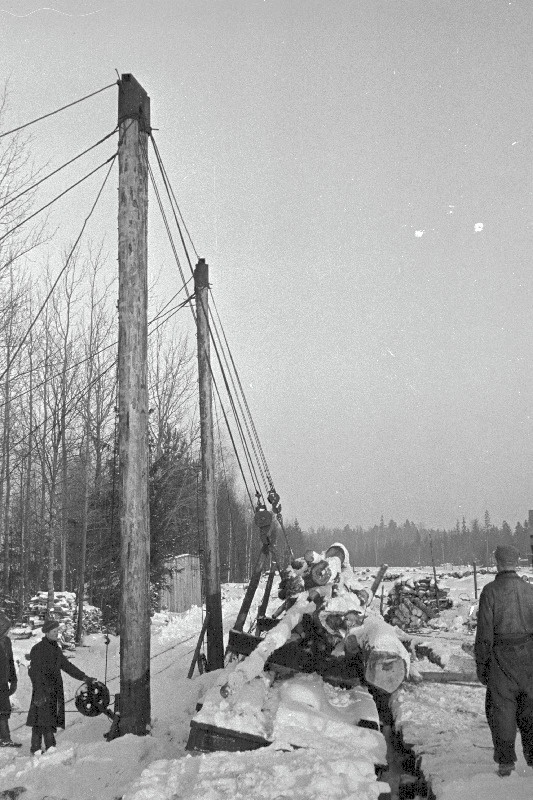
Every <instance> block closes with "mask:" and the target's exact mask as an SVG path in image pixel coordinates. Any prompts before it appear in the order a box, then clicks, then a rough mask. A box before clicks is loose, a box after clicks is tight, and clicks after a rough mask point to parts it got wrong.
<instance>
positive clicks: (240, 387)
mask: <svg viewBox="0 0 533 800" xmlns="http://www.w3.org/2000/svg"><path fill="white" fill-rule="evenodd" d="M211 297H212V299H213V306H214V308H215V311H216V314H217V317H218V320H219V322H220V327H221V329H222V334H223V336H224V341H225V343H226V349H227V351H228V353H229V357H230V359H231V364H232V366H233V371H234V373H235V377H236V378H237V383H238V386H239V389H240V392H241V395H242V399H243V402H244V405H245V408H246V412H247V414H248V418H249V420H250V425H251V427H252V431H253V434H254V438H255V441H256V444H257V447H258V450H259V453H260V456H261V460H262V464H263V468H264V471H265V474H266V476H267V478H268V484H269V487H270V489H274V482H273V480H272V475H271V474H270V470H269V468H268V464H267V460H266V456H265V453H264V450H263V448H262V446H261V442H260V440H259V434H258V433H257V429H256V427H255V424H254V421H253V418H252V414H251V412H250V407H249V405H248V401H247V399H246V395H245V393H244V389H243V387H242V383H241V379H240V377H239V372H238V370H237V367H236V365H235V361H234V360H233V356H232V353H231V348H230V346H229V343H228V340H227V338H226V334H225V332H224V328H223V326H222V321H221V320H220V315H219V313H218V308H217V305H216V303H215V298H214V297H213V292H211ZM265 482H266V481H265Z"/></svg>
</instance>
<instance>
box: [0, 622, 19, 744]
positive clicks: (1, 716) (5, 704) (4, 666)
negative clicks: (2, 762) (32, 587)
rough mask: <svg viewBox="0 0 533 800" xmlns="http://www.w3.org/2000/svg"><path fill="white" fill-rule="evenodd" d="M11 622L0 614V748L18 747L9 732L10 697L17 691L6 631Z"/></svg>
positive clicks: (10, 648)
mask: <svg viewBox="0 0 533 800" xmlns="http://www.w3.org/2000/svg"><path fill="white" fill-rule="evenodd" d="M10 627H11V620H10V619H9V617H7V616H6V615H5V614H4V613H3V612H0V747H20V746H21V745H20V743H19V742H14V741H13V740H12V738H11V733H10V731H9V717H10V716H11V701H10V699H9V698H10V697H11V695H12V694H15V692H16V691H17V673H16V670H15V662H14V660H13V647H12V645H11V639H10V638H9V636H8V635H7V634H8V631H9V629H10Z"/></svg>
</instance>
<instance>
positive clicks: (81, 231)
mask: <svg viewBox="0 0 533 800" xmlns="http://www.w3.org/2000/svg"><path fill="white" fill-rule="evenodd" d="M116 157H117V153H115V155H113V156H111V158H108V159H107V161H105V162H104V164H101V165H100V167H97V169H100V168H101V167H102V166H104V165H105V164H108V163H109V162H111V163H110V164H109V169H108V170H107V173H106V176H105V178H104V180H103V183H102V185H101V187H100V190H99V192H98V194H97V195H96V200H95V201H94V203H93V205H92V207H91V210H90V211H89V213H88V214H87V216H86V217H85V220H84V222H83V225H82V227H81V230H80V232H79V234H78V237H77V239H76V241H75V242H74V244H73V245H72V248H71V250H70V253H69V255H68V258H67V259H66V261H65V264H64V266H63V268H62V269H61V270H60V271H59V274H58V276H57V278H56V279H55V281H54V283H53V284H52V288H51V289H50V291H49V292H48V294H47V296H46V297H45V299H44V301H43V302H42V304H41V307H40V309H39V311H38V312H37V314H36V316H35V317H34V318H33V320H32V322H31V323H30V326H29V328H28V330H27V331H26V333H25V334H24V336H23V337H22V340H21V341H20V342H19V345H18V347H17V348H16V349H15V352H14V354H13V355H12V357H11V358H10V360H9V362H8V364H7V366H6V368H5V369H4V371H3V372H2V374H1V375H0V381H1V380H2V378H3V377H4V376H5V374H6V372H7V371H8V370H9V368H10V366H11V365H12V363H13V361H14V360H15V358H16V357H17V356H18V354H19V353H20V351H21V349H22V347H23V345H24V343H25V342H26V339H27V338H28V336H29V334H30V331H31V330H32V329H33V327H34V325H35V323H36V322H37V320H38V319H39V317H40V315H41V313H42V312H43V310H44V308H45V306H46V304H47V303H48V301H49V299H50V297H51V296H52V293H53V291H54V289H55V288H56V286H57V284H58V283H59V281H60V279H61V276H62V275H63V274H64V273H65V270H66V269H67V267H68V265H69V263H70V259H71V258H72V256H73V254H74V251H75V249H76V247H77V246H78V244H79V241H80V239H81V237H82V236H83V233H84V231H85V228H86V226H87V223H88V222H89V220H90V218H91V216H92V214H93V212H94V209H95V208H96V206H97V203H98V201H99V199H100V195H101V194H102V192H103V190H104V186H105V185H106V183H107V179H108V178H109V175H110V173H111V170H112V168H113V164H114V162H115V158H116ZM93 172H96V170H93ZM91 174H92V173H91ZM86 177H88V176H86ZM82 180H85V179H82ZM79 182H81V181H79ZM67 191H68V190H67ZM21 224H22V223H21ZM3 238H5V237H3ZM1 241H2V239H0V242H1Z"/></svg>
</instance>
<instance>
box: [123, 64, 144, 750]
mask: <svg viewBox="0 0 533 800" xmlns="http://www.w3.org/2000/svg"><path fill="white" fill-rule="evenodd" d="M118 122H119V135H120V140H119V155H118V163H119V201H118V267H119V295H118V314H119V334H118V337H119V338H118V410H119V458H120V482H119V491H120V534H121V564H120V567H121V579H122V587H121V589H122V591H121V598H120V729H119V730H120V734H121V735H123V734H126V733H133V734H136V735H139V736H143V735H145V734H146V733H147V732H148V726H149V724H150V522H149V513H148V382H147V341H148V320H147V294H148V292H147V211H148V179H147V178H148V174H147V173H148V170H147V163H146V155H145V154H146V148H147V138H148V133H149V131H150V99H149V97H148V95H147V94H146V92H145V91H144V89H143V88H142V87H141V86H140V85H139V84H138V83H137V81H136V80H135V78H134V77H133V76H132V75H127V74H126V75H122V78H121V81H120V83H119V95H118Z"/></svg>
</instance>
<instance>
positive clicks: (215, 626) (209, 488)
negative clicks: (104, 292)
mask: <svg viewBox="0 0 533 800" xmlns="http://www.w3.org/2000/svg"><path fill="white" fill-rule="evenodd" d="M194 294H195V298H196V330H197V341H198V384H199V390H200V435H201V445H202V495H201V496H202V510H203V522H204V583H205V608H206V620H207V623H206V634H207V669H208V670H213V669H221V668H222V667H223V666H224V636H223V630H222V599H221V594H220V555H219V547H218V530H217V525H216V501H215V446H214V437H213V393H212V380H211V364H210V359H209V267H208V265H207V264H206V263H205V261H204V259H203V258H201V259H200V260H199V261H198V264H197V265H196V268H195V270H194Z"/></svg>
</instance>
